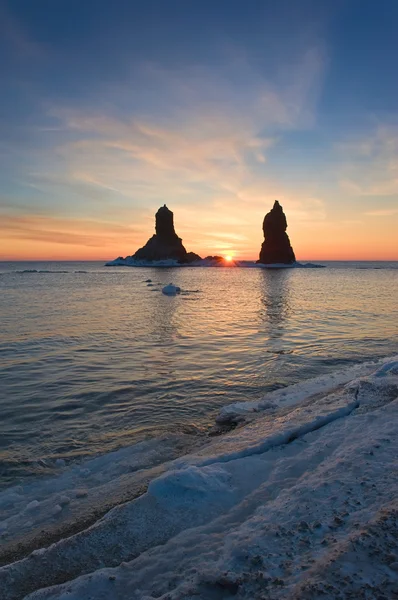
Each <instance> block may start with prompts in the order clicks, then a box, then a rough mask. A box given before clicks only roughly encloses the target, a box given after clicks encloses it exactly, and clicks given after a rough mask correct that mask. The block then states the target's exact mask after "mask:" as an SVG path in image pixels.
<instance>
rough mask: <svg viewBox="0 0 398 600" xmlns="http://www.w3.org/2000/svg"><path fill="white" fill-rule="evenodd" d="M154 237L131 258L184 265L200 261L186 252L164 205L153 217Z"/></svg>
mask: <svg viewBox="0 0 398 600" xmlns="http://www.w3.org/2000/svg"><path fill="white" fill-rule="evenodd" d="M155 221H156V222H155V231H156V233H155V235H153V236H152V237H151V238H150V239H149V240H148V241H147V243H146V244H145V246H143V247H142V248H140V249H139V250H137V252H136V253H135V254H134V255H133V256H132V258H133V259H136V260H167V259H174V260H178V262H181V263H186V262H193V261H194V260H200V256H198V255H197V254H195V253H194V252H187V251H186V250H185V248H184V246H183V244H182V240H181V238H179V237H178V235H177V234H176V232H175V229H174V215H173V213H172V212H171V210H169V209H168V208H167V206H166V205H164V206H162V207H161V208H159V210H158V212H157V213H156V216H155Z"/></svg>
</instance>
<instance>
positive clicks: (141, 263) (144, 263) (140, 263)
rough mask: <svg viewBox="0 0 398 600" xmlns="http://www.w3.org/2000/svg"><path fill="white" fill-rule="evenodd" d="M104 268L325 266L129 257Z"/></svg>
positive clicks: (285, 267)
mask: <svg viewBox="0 0 398 600" xmlns="http://www.w3.org/2000/svg"><path fill="white" fill-rule="evenodd" d="M105 266H106V267H160V268H161V267H163V268H170V267H207V268H209V267H216V268H218V267H228V268H230V267H240V268H245V269H322V268H324V266H325V265H317V264H314V263H300V262H295V263H292V264H284V263H280V264H269V265H266V264H262V263H258V262H256V261H254V260H233V261H231V262H226V261H223V260H221V261H220V260H211V259H210V260H208V259H202V260H197V261H194V262H190V263H180V262H178V261H177V260H174V259H167V260H152V261H148V260H137V259H134V258H133V257H131V256H126V258H122V257H119V258H115V260H111V261H109V262H107V263H105Z"/></svg>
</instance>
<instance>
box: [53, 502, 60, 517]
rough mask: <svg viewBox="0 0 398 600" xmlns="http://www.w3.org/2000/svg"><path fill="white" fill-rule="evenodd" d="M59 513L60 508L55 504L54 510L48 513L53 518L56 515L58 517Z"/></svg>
mask: <svg viewBox="0 0 398 600" xmlns="http://www.w3.org/2000/svg"><path fill="white" fill-rule="evenodd" d="M60 512H62V506H60V505H59V504H56V505H55V506H54V508H53V509H52V510H51V511H50V514H51V516H53V517H55V516H56V515H59V513H60Z"/></svg>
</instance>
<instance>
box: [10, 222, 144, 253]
mask: <svg viewBox="0 0 398 600" xmlns="http://www.w3.org/2000/svg"><path fill="white" fill-rule="evenodd" d="M136 233H137V231H136V230H134V229H132V228H131V227H127V226H125V227H124V226H121V225H114V224H111V223H101V222H97V221H87V220H80V219H79V220H77V219H60V218H54V217H48V216H41V215H24V216H21V215H17V216H15V215H9V214H2V215H1V221H0V236H1V238H2V240H3V242H4V241H5V240H20V239H23V240H30V241H34V242H50V243H52V244H68V245H75V246H84V247H95V248H102V247H104V248H106V247H107V246H112V245H115V244H116V243H121V244H122V243H123V242H124V241H125V240H126V239H127V240H128V241H129V242H130V243H131V240H132V239H134V237H136Z"/></svg>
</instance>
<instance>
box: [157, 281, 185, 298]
mask: <svg viewBox="0 0 398 600" xmlns="http://www.w3.org/2000/svg"><path fill="white" fill-rule="evenodd" d="M180 292H181V288H179V287H178V286H176V285H173V284H172V283H169V285H166V286H165V287H164V288H163V289H162V293H163V294H166V296H175V295H176V294H179V293H180Z"/></svg>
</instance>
